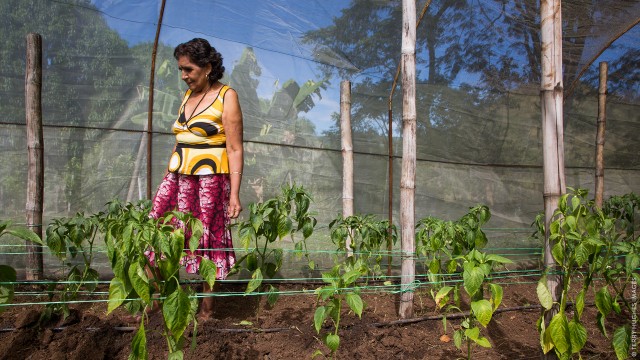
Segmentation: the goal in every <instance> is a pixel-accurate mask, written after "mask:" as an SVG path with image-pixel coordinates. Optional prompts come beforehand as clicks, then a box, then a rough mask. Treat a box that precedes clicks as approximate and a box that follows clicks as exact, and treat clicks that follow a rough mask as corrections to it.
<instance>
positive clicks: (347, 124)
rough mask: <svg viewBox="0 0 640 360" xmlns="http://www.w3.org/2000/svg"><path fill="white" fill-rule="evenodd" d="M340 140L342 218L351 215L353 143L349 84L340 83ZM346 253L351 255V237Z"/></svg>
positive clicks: (346, 81)
mask: <svg viewBox="0 0 640 360" xmlns="http://www.w3.org/2000/svg"><path fill="white" fill-rule="evenodd" d="M340 138H341V144H342V146H341V147H342V217H345V218H346V217H349V216H351V215H353V141H352V139H351V82H350V81H348V80H344V81H342V82H341V83H340ZM346 245H347V249H348V251H347V253H348V254H349V256H351V255H352V253H353V251H352V250H351V237H348V238H347V244H346Z"/></svg>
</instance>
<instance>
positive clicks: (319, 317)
mask: <svg viewBox="0 0 640 360" xmlns="http://www.w3.org/2000/svg"><path fill="white" fill-rule="evenodd" d="M326 310H327V309H326V308H325V307H324V306H320V307H318V308H317V309H316V312H315V314H313V325H314V326H315V328H316V332H317V333H318V334H319V333H320V328H322V323H323V322H324V319H325V317H326V316H327V313H326Z"/></svg>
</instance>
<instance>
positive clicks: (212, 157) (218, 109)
mask: <svg viewBox="0 0 640 360" xmlns="http://www.w3.org/2000/svg"><path fill="white" fill-rule="evenodd" d="M227 90H229V87H228V86H227V85H224V86H223V87H222V88H221V89H220V92H219V93H218V96H216V99H215V100H214V101H213V103H212V104H211V105H209V106H208V107H207V108H205V109H204V110H202V111H201V112H200V113H198V114H196V115H194V116H193V117H192V118H191V119H187V118H186V116H185V114H184V106H185V104H186V103H187V100H188V99H189V96H190V95H191V90H187V92H186V94H185V95H184V98H183V99H182V104H181V105H180V111H179V114H180V115H179V116H178V119H177V120H176V121H175V122H174V123H173V128H172V130H173V133H174V134H176V149H175V151H174V152H173V154H172V155H171V159H170V160H169V169H168V170H169V171H170V172H173V173H178V174H187V175H211V174H228V173H229V159H228V158H227V149H226V143H227V137H226V135H225V133H224V127H223V126H222V111H223V109H224V94H225V93H226V92H227Z"/></svg>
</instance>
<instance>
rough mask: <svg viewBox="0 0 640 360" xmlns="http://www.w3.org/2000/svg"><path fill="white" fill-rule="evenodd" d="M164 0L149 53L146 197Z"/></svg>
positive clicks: (150, 165) (150, 163)
mask: <svg viewBox="0 0 640 360" xmlns="http://www.w3.org/2000/svg"><path fill="white" fill-rule="evenodd" d="M165 3H166V0H162V5H160V15H158V25H157V27H156V37H155V39H154V41H153V52H152V53H151V77H150V79H149V111H148V114H147V199H151V183H152V182H151V176H152V174H151V170H152V156H151V154H152V150H153V146H152V144H153V141H152V140H153V93H154V87H155V83H154V82H155V74H156V55H157V53H158V40H159V38H160V29H162V18H163V17H164V5H165Z"/></svg>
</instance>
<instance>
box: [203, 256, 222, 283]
mask: <svg viewBox="0 0 640 360" xmlns="http://www.w3.org/2000/svg"><path fill="white" fill-rule="evenodd" d="M199 271H200V276H202V278H203V279H204V281H206V282H207V284H208V285H209V288H213V285H214V284H215V283H216V274H217V272H218V268H217V267H216V264H215V263H214V262H213V261H211V260H209V259H207V258H205V257H202V258H201V259H200V269H199Z"/></svg>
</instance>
